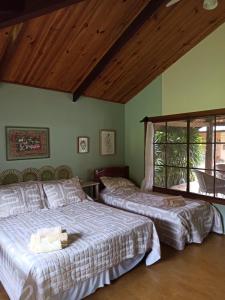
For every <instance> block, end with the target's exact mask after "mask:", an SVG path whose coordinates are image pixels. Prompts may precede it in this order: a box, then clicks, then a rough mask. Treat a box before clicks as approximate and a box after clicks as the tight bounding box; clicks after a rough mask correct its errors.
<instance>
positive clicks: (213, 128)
mask: <svg viewBox="0 0 225 300" xmlns="http://www.w3.org/2000/svg"><path fill="white" fill-rule="evenodd" d="M217 111H218V110H217ZM219 112H220V113H221V110H220V111H219ZM207 113H208V115H205V114H204V113H200V116H198V115H197V113H194V114H186V115H183V114H182V115H180V117H179V115H176V116H174V119H173V116H166V117H160V118H157V119H158V120H157V121H155V120H154V119H156V118H148V120H149V121H152V122H153V123H154V145H153V147H154V190H158V191H165V190H167V191H170V192H171V191H174V193H178V192H179V193H181V194H184V195H188V194H189V195H191V194H192V196H194V195H196V194H198V195H201V197H202V196H207V197H208V198H209V197H210V198H212V197H213V198H214V199H225V110H223V113H224V114H216V113H214V114H210V113H209V112H207ZM164 120H165V121H164ZM210 198H209V199H210Z"/></svg>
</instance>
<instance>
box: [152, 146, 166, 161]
mask: <svg viewBox="0 0 225 300" xmlns="http://www.w3.org/2000/svg"><path fill="white" fill-rule="evenodd" d="M165 147H166V146H165V145H163V144H155V145H154V162H155V165H158V166H159V165H165Z"/></svg>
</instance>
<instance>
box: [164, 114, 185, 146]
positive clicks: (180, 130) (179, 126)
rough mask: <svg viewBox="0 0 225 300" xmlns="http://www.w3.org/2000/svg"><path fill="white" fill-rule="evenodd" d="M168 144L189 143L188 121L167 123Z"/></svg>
mask: <svg viewBox="0 0 225 300" xmlns="http://www.w3.org/2000/svg"><path fill="white" fill-rule="evenodd" d="M167 142H168V143H186V142H187V121H185V120H184V121H172V122H167Z"/></svg>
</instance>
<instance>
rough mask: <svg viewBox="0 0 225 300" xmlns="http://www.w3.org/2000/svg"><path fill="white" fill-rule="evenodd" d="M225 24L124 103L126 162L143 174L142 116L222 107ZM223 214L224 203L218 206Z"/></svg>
mask: <svg viewBox="0 0 225 300" xmlns="http://www.w3.org/2000/svg"><path fill="white" fill-rule="evenodd" d="M224 78H225V24H224V25H222V26H221V27H220V28H218V29H217V30H216V31H215V32H214V33H212V34H211V35H209V36H208V37H207V38H206V39H205V40H203V41H202V42H201V43H200V44H199V45H197V46H196V47H195V48H194V49H192V50H191V51H190V52H188V53H187V54H186V55H185V56H184V57H183V58H181V59H180V60H179V61H178V62H176V63H175V64H174V65H172V66H171V67H170V68H169V69H168V70H167V71H166V72H164V73H163V74H162V76H160V77H158V78H157V79H156V80H155V81H154V82H153V83H151V84H150V85H149V86H148V87H146V88H145V89H144V90H143V91H142V92H141V93H139V94H138V95H137V96H136V97H134V98H133V99H132V100H131V101H130V102H128V103H127V104H126V105H125V162H126V164H127V165H129V166H130V173H131V178H133V179H134V180H135V181H136V182H138V183H140V182H141V180H142V179H143V177H144V130H143V124H140V123H139V121H140V120H141V119H142V118H143V117H144V116H146V115H147V116H157V115H161V114H164V115H165V114H175V113H183V112H191V111H198V110H207V109H216V108H225V84H224ZM217 207H218V208H219V210H220V211H221V213H222V214H223V216H224V221H225V206H222V205H217Z"/></svg>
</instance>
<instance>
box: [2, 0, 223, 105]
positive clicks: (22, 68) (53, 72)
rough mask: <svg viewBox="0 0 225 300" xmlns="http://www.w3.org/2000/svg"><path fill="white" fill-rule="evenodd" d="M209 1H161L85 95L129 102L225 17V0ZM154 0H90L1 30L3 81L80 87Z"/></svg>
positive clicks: (69, 88)
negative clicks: (211, 4) (206, 4)
mask: <svg viewBox="0 0 225 300" xmlns="http://www.w3.org/2000/svg"><path fill="white" fill-rule="evenodd" d="M151 1H156V0H151ZM157 1H158V0H157ZM202 2H203V1H202V0H188V1H185V0H181V1H180V2H179V3H178V4H177V5H174V6H172V7H170V8H166V7H165V3H166V1H161V3H163V4H162V5H161V6H160V7H159V8H157V9H156V11H155V12H154V14H153V16H151V17H150V18H149V19H148V20H147V21H146V22H144V24H143V25H142V26H141V28H139V29H138V31H137V32H136V33H134V35H133V36H132V37H131V38H130V39H129V40H127V41H126V43H125V44H124V45H123V47H122V48H121V49H119V50H118V51H117V53H114V55H112V57H111V60H110V61H109V62H107V64H106V65H105V66H104V68H103V71H102V72H101V73H100V74H97V75H98V76H95V78H94V77H93V80H92V82H90V83H89V87H87V88H86V90H85V91H84V94H85V95H86V96H89V97H94V98H98V99H103V100H108V101H113V102H120V103H126V102H127V101H129V100H130V99H131V98H132V97H134V96H135V95H136V94H137V93H138V92H140V91H141V90H142V89H143V88H144V87H145V86H147V85H148V84H149V83H150V82H151V81H152V80H153V79H155V78H156V77H157V76H158V75H159V74H161V73H162V72H163V71H164V70H166V69H167V68H168V67H169V66H170V65H171V64H173V63H174V62H175V61H176V60H178V59H179V58H180V57H181V56H182V55H184V54H185V53H186V52H187V51H189V50H190V49H191V48H193V47H194V46H195V45H196V44H197V43H198V42H199V41H201V40H202V39H203V38H204V37H205V36H207V35H208V34H209V33H211V32H212V31H213V30H215V29H216V28H217V27H218V26H219V25H221V24H222V23H223V22H224V21H225V1H219V6H218V8H217V9H215V10H213V11H206V10H204V9H203V8H202ZM148 5H149V0H138V1H136V0H104V1H102V0H84V1H81V2H79V1H78V3H75V4H73V5H70V6H68V7H65V8H62V9H59V10H56V11H53V12H51V13H48V14H45V15H43V16H40V17H36V18H33V19H30V20H26V21H24V22H23V23H20V24H17V25H13V26H10V27H6V28H2V29H0V60H1V62H0V80H1V81H5V82H12V83H18V84H23V85H28V86H34V87H41V88H47V89H53V90H59V91H65V92H71V93H74V92H75V91H77V90H79V87H80V86H81V85H82V83H84V82H85V79H86V78H87V77H88V75H89V74H90V73H91V72H92V71H93V70H95V68H96V65H98V64H99V63H100V62H101V61H102V59H103V57H104V56H105V55H106V54H107V53H108V51H110V49H111V48H112V47H113V45H115V43H116V42H117V41H118V39H119V38H121V36H123V34H124V33H125V32H126V30H127V29H128V28H129V26H131V25H130V24H132V23H133V22H134V20H136V19H137V18H138V16H139V15H140V14H141V12H143V10H144V9H146V7H147V6H148Z"/></svg>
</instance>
